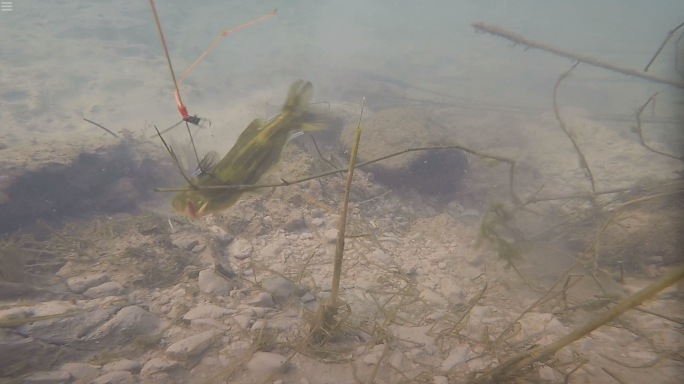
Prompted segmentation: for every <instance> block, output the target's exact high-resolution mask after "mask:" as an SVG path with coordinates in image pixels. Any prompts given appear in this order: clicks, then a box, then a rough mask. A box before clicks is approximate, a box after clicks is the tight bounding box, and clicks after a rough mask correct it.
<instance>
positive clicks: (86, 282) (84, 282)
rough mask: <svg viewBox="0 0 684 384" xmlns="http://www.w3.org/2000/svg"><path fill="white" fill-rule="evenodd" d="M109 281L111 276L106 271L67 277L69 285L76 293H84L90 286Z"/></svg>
mask: <svg viewBox="0 0 684 384" xmlns="http://www.w3.org/2000/svg"><path fill="white" fill-rule="evenodd" d="M107 281H109V276H107V275H105V274H104V273H98V274H95V275H88V276H75V277H70V278H68V279H67V286H68V287H69V289H70V290H71V292H74V293H83V292H85V291H86V290H87V289H88V288H92V287H95V286H97V285H100V284H102V283H104V282H107Z"/></svg>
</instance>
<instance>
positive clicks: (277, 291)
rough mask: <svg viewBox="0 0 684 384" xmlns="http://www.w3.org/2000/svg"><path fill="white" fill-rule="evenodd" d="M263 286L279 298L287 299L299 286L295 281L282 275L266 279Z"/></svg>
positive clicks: (262, 283)
mask: <svg viewBox="0 0 684 384" xmlns="http://www.w3.org/2000/svg"><path fill="white" fill-rule="evenodd" d="M261 287H262V288H263V289H265V290H266V291H267V292H269V293H270V294H272V295H273V296H274V297H275V298H277V299H287V298H289V297H290V296H291V295H292V294H294V292H295V289H296V288H297V287H296V286H295V285H294V283H293V282H292V281H290V280H288V279H286V278H284V277H282V276H274V277H271V278H268V279H264V280H263V281H262V282H261Z"/></svg>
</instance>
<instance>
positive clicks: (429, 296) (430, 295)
mask: <svg viewBox="0 0 684 384" xmlns="http://www.w3.org/2000/svg"><path fill="white" fill-rule="evenodd" d="M420 298H421V299H423V300H427V301H429V302H431V303H433V304H437V305H440V306H446V305H449V301H447V299H445V298H444V297H442V296H440V295H439V294H437V293H435V292H433V291H431V290H429V289H424V290H423V291H421V292H420Z"/></svg>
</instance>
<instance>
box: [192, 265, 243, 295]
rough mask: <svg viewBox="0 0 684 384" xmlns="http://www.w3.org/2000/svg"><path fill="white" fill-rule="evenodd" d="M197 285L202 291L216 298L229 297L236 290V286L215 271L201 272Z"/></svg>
mask: <svg viewBox="0 0 684 384" xmlns="http://www.w3.org/2000/svg"><path fill="white" fill-rule="evenodd" d="M197 284H198V285H199V289H200V291H202V292H204V293H207V294H210V295H215V296H228V295H230V291H232V290H233V288H235V284H233V283H232V282H231V281H229V280H226V279H225V278H224V277H223V276H220V275H218V274H217V273H216V272H215V271H214V270H213V269H205V270H202V271H200V273H199V277H198V279H197Z"/></svg>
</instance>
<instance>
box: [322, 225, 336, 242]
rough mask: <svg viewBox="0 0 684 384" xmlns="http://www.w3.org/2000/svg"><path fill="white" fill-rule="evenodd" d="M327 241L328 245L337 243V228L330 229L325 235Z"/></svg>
mask: <svg viewBox="0 0 684 384" xmlns="http://www.w3.org/2000/svg"><path fill="white" fill-rule="evenodd" d="M323 236H324V237H325V240H326V241H327V242H328V243H334V242H336V241H337V228H330V229H328V230H327V231H325V233H324V234H323Z"/></svg>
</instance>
